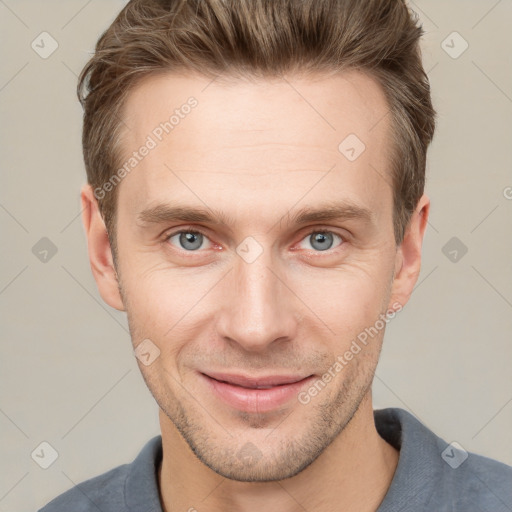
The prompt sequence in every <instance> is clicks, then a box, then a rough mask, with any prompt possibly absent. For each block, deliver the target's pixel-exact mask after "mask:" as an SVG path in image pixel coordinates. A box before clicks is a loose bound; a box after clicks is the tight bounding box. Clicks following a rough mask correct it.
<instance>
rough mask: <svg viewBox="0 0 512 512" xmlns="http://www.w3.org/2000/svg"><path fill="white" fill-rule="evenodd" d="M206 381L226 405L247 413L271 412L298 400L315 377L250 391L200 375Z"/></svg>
mask: <svg viewBox="0 0 512 512" xmlns="http://www.w3.org/2000/svg"><path fill="white" fill-rule="evenodd" d="M200 375H201V377H203V378H204V380H206V382H207V384H208V385H209V387H210V389H211V390H212V391H213V393H214V394H215V395H216V396H218V397H219V398H220V399H221V400H223V401H224V402H225V403H227V404H228V405H230V406H231V407H234V408H236V409H239V410H241V411H245V412H252V413H261V412H269V411H273V410H274V409H277V408H278V407H280V406H282V405H285V404H286V403H287V402H289V401H290V400H292V399H293V398H297V395H298V394H299V392H300V390H301V389H302V388H303V387H304V386H306V385H308V384H309V383H310V382H311V380H313V378H314V376H313V375H311V376H310V377H307V378H305V379H302V380H300V381H298V382H293V383H290V384H282V385H280V386H274V387H272V388H268V389H250V388H244V387H241V386H236V385H234V384H228V383H227V382H220V381H218V380H215V379H212V378H211V377H208V376H207V375H205V374H203V373H202V374H200Z"/></svg>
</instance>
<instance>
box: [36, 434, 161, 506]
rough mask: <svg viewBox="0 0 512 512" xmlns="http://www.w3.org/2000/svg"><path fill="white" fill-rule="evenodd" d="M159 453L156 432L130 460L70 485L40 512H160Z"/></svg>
mask: <svg viewBox="0 0 512 512" xmlns="http://www.w3.org/2000/svg"><path fill="white" fill-rule="evenodd" d="M161 457H162V438H161V436H156V437H154V438H153V439H151V440H150V441H148V442H147V443H146V445H145V446H144V447H143V448H142V450H141V451H140V452H139V454H138V455H137V457H136V458H135V459H134V460H133V462H131V463H129V464H123V465H121V466H117V467H115V468H113V469H111V470H110V471H107V472H106V473H103V474H101V475H99V476H95V477H94V478H90V479H88V480H85V481H84V482H81V483H79V484H77V485H75V486H73V487H72V488H71V489H69V490H68V491H66V492H64V493H63V494H61V495H59V496H57V497H56V498H55V499H53V500H52V501H50V502H49V503H48V504H47V505H45V506H44V507H43V508H41V509H40V510H39V512H93V511H94V512H98V510H100V511H101V512H124V511H133V512H135V511H137V512H150V511H151V512H161V508H160V500H159V492H158V481H157V467H158V464H159V463H160V460H161Z"/></svg>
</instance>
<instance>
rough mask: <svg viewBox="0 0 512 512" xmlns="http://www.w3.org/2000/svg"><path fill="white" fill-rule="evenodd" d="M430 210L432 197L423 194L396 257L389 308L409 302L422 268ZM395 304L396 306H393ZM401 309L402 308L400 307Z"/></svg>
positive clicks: (393, 308)
mask: <svg viewBox="0 0 512 512" xmlns="http://www.w3.org/2000/svg"><path fill="white" fill-rule="evenodd" d="M429 212H430V199H429V198H428V197H427V196H426V195H423V196H421V198H420V200H419V201H418V204H417V206H416V209H415V210H414V212H413V213H412V215H411V218H410V220H409V224H408V225H407V228H406V230H405V235H404V239H403V241H402V243H401V244H400V246H399V247H398V249H397V252H396V258H395V277H394V279H393V285H392V289H391V298H390V300H389V305H388V307H389V309H392V310H397V309H398V308H397V307H396V303H398V304H400V305H401V307H403V306H405V304H406V303H407V302H408V300H409V298H410V296H411V294H412V291H413V288H414V285H415V284H416V281H417V280H418V276H419V275H420V270H421V248H422V245H423V236H424V234H425V229H426V227H427V221H428V214H429ZM393 304H394V306H393ZM400 309H401V308H400Z"/></svg>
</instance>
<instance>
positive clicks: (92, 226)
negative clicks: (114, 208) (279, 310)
mask: <svg viewBox="0 0 512 512" xmlns="http://www.w3.org/2000/svg"><path fill="white" fill-rule="evenodd" d="M80 197H81V200H82V222H83V224H84V228H85V234H86V236H87V247H88V253H89V261H90V263H91V270H92V274H93V276H94V279H95V280H96V284H97V286H98V290H99V292H100V295H101V298H102V299H103V300H104V301H105V302H106V303H107V304H108V305H109V306H111V307H113V308H115V309H117V310H119V311H124V310H125V308H124V305H123V300H122V298H121V294H120V292H119V284H118V276H117V273H116V270H115V267H114V262H113V258H112V250H111V247H110V241H109V239H108V235H107V228H106V227H105V223H104V221H103V218H102V216H101V214H100V210H99V207H98V201H97V200H96V197H95V196H94V193H93V190H92V187H91V186H90V185H89V184H87V185H84V186H83V187H82V191H81V194H80Z"/></svg>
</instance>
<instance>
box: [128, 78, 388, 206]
mask: <svg viewBox="0 0 512 512" xmlns="http://www.w3.org/2000/svg"><path fill="white" fill-rule="evenodd" d="M387 114H388V106H387V103H386V100H385V96H384V93H383V91H382V90H381V88H380V86H379V84H378V83H377V82H376V81H375V80H374V79H372V78H370V77H369V76H367V75H365V74H362V73H360V72H357V71H349V72H343V73H339V74H336V75H331V76H328V77H326V76H320V75H316V76H314V77H313V78H311V77H309V78H305V77H302V78H301V77H298V76H290V77H288V78H284V79H272V80H270V79H258V80H254V81H247V80H234V79H233V80H225V79H219V80H212V79H208V78H205V77H201V76H197V75H183V74H176V73H166V74H161V75H157V76H152V77H149V78H146V79H145V80H143V81H142V82H141V83H140V84H139V85H138V86H137V87H136V88H135V89H134V90H132V91H131V92H130V94H129V95H128V98H127V101H126V104H125V106H124V113H123V120H124V121H125V123H126V126H127V128H126V129H125V131H124V135H123V137H122V148H123V158H122V160H123V162H121V165H123V164H125V169H126V170H127V171H128V172H126V173H124V174H125V175H126V177H125V178H123V181H122V183H121V185H120V191H119V205H120V206H119V208H120V209H121V208H124V209H125V210H126V213H129V214H131V215H136V214H137V212H140V211H141V210H143V209H145V208H147V207H148V206H149V205H151V204H156V203H170V202H172V201H184V202H187V203H188V204H190V203H194V204H195V205H201V206H205V205H206V206H208V205H207V201H212V200H213V198H216V199H215V201H217V202H222V203H223V204H224V205H226V208H225V209H229V208H228V206H229V205H231V206H232V207H233V208H234V209H236V210H237V211H239V212H240V213H242V212H241V209H242V208H244V205H245V207H246V208H248V209H251V208H253V209H252V213H253V214H254V211H255V210H254V208H265V207H267V208H268V204H269V203H271V204H274V205H275V204H279V203H282V205H283V209H284V210H286V209H289V208H290V207H291V206H292V205H293V204H296V203H297V201H298V200H300V199H301V197H304V202H302V203H301V206H305V205H307V204H309V202H308V201H310V202H314V201H316V200H319V199H322V200H325V199H327V200H334V199H335V198H342V197H343V196H347V198H348V199H351V200H353V199H354V198H355V199H359V202H360V203H362V206H366V207H368V208H372V209H374V208H376V207H378V203H380V204H381V205H383V206H382V207H385V206H386V204H387V205H388V206H389V204H391V203H390V201H391V197H392V192H391V190H390V183H391V181H390V179H389V178H388V177H387V176H388V154H389V150H390V148H389V118H390V116H389V115H387ZM143 146H146V147H147V148H149V149H148V150H147V151H146V150H144V149H143ZM141 149H142V150H141ZM135 153H137V155H135ZM141 153H144V156H141ZM134 159H135V160H136V161H135V160H134ZM129 162H130V163H129ZM127 163H129V165H126V164H127ZM132 164H133V165H132ZM306 191H307V197H306V195H305V194H306ZM326 195H327V196H328V197H326ZM276 201H277V202H276ZM201 202H202V203H203V204H201ZM352 202H354V201H352ZM276 213H279V212H277V211H276ZM120 214H121V211H120Z"/></svg>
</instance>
